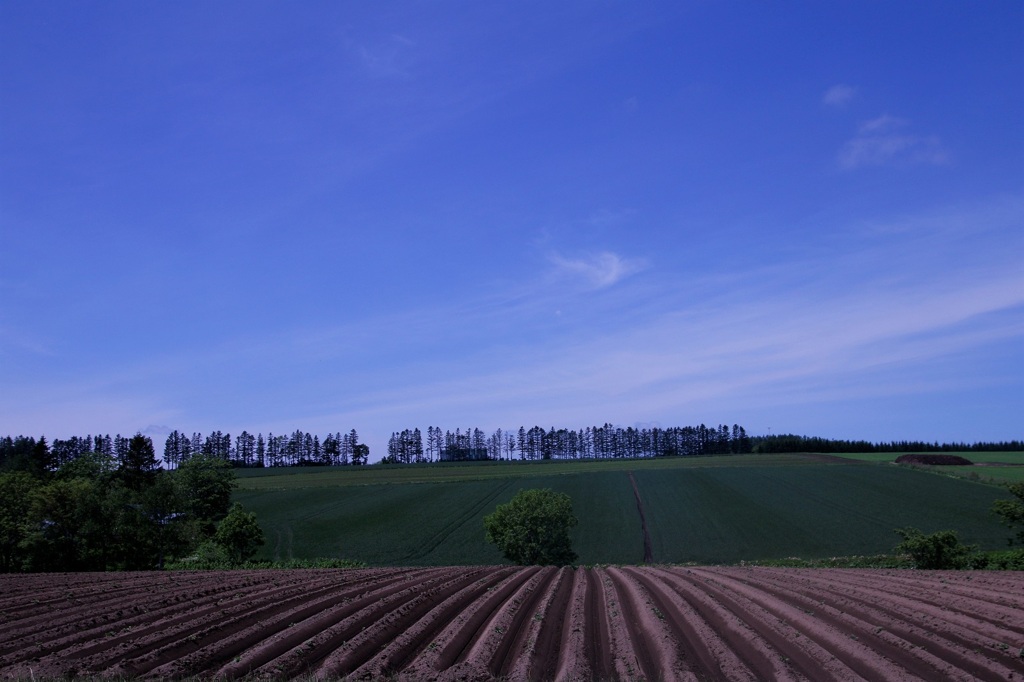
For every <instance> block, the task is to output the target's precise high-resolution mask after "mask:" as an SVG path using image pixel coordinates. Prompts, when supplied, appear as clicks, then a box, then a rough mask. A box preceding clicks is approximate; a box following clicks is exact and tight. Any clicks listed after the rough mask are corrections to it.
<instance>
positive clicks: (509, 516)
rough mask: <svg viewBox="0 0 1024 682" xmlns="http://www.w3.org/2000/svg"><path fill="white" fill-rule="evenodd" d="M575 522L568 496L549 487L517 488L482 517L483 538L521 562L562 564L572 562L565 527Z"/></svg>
mask: <svg viewBox="0 0 1024 682" xmlns="http://www.w3.org/2000/svg"><path fill="white" fill-rule="evenodd" d="M576 523H577V520H576V517H575V516H573V513H572V499H571V498H570V497H569V496H568V495H566V494H565V493H556V492H554V491H553V490H550V489H547V488H544V489H535V490H520V491H519V492H518V493H516V495H515V497H513V498H512V500H511V501H510V502H508V503H507V504H500V505H498V507H497V509H495V510H494V512H493V513H491V514H489V515H487V516H486V517H484V528H485V529H486V531H487V541H488V542H493V543H494V544H495V545H497V546H498V549H500V550H501V551H502V553H503V554H504V555H505V558H506V559H508V560H509V561H513V562H515V563H517V564H521V565H538V564H539V565H546V566H547V565H554V566H565V565H566V564H571V563H573V562H574V561H576V558H577V557H576V552H574V551H573V549H572V540H571V539H570V538H569V529H570V528H572V527H574V526H575V525H576Z"/></svg>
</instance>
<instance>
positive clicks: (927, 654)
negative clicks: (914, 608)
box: [759, 571, 1024, 680]
mask: <svg viewBox="0 0 1024 682" xmlns="http://www.w3.org/2000/svg"><path fill="white" fill-rule="evenodd" d="M759 573H760V574H761V580H762V581H765V582H769V581H770V582H771V584H780V585H782V586H783V588H782V589H786V590H791V591H793V592H797V593H799V594H801V595H802V596H803V598H805V599H806V600H807V603H809V604H815V603H816V604H821V605H826V606H828V607H831V608H834V609H835V610H837V611H839V612H840V613H842V614H850V615H851V616H854V617H857V619H859V620H860V621H862V622H864V623H867V624H869V625H870V626H871V631H870V633H869V634H868V641H871V642H886V641H889V640H893V641H892V642H890V645H892V646H896V647H897V648H899V649H901V650H903V649H905V651H906V652H910V653H912V654H913V655H914V656H915V657H918V658H926V659H928V660H931V662H933V665H934V666H936V667H938V668H939V669H942V668H943V667H954V668H957V669H959V670H962V671H964V672H965V673H966V674H968V675H970V676H971V677H972V679H980V680H985V679H992V680H1005V679H1009V678H1008V676H1013V675H1014V674H1015V673H1016V674H1017V675H1024V659H1022V658H1021V657H1020V656H1017V657H1016V658H1015V657H1013V656H1009V655H1007V654H1006V652H1004V651H999V650H997V649H995V648H987V649H986V648H981V647H980V646H979V641H978V639H977V638H976V637H975V636H974V635H975V634H976V633H975V631H974V629H971V628H964V627H963V625H959V624H953V623H949V622H946V623H943V624H941V627H937V626H936V624H935V623H933V624H932V625H931V626H930V627H928V628H924V627H922V626H921V624H920V621H921V619H920V611H918V612H910V613H908V612H907V611H905V610H903V611H901V610H899V609H897V608H893V607H891V606H889V605H887V604H892V603H893V601H894V599H893V598H892V597H891V596H890V595H888V594H886V593H873V592H871V591H870V590H869V589H868V588H866V587H861V588H859V589H858V590H843V591H833V590H831V589H830V588H826V587H823V585H822V584H821V583H815V582H812V581H813V580H814V579H811V578H805V579H796V578H794V577H792V576H791V577H788V578H787V577H786V576H785V574H781V576H778V574H777V573H770V572H767V571H759ZM794 583H797V585H794ZM883 648H885V647H883ZM886 655H888V656H889V657H892V658H894V659H901V658H900V656H898V655H897V654H891V655H890V654H886ZM903 655H906V653H904V654H903ZM911 669H912V666H911Z"/></svg>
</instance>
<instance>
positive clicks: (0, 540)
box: [0, 471, 40, 573]
mask: <svg viewBox="0 0 1024 682" xmlns="http://www.w3.org/2000/svg"><path fill="white" fill-rule="evenodd" d="M39 485H40V484H39V482H38V481H37V480H36V479H35V478H33V477H32V476H31V475H30V474H28V473H27V472H24V471H12V472H9V473H0V572H3V573H8V572H11V571H17V570H19V569H20V568H21V562H22V559H23V557H24V550H23V548H22V547H21V543H22V541H23V540H24V539H25V535H26V532H27V530H28V529H27V527H26V521H27V519H28V515H29V510H30V508H31V505H32V498H33V493H34V491H35V489H36V488H37V487H38V486H39Z"/></svg>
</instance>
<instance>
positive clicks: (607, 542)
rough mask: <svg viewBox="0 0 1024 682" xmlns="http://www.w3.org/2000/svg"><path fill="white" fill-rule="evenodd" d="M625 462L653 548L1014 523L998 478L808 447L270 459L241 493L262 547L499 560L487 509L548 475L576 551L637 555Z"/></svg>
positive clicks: (762, 551)
mask: <svg viewBox="0 0 1024 682" xmlns="http://www.w3.org/2000/svg"><path fill="white" fill-rule="evenodd" d="M630 471H632V472H633V474H634V477H635V479H636V481H637V486H638V489H639V491H640V494H641V496H642V498H643V503H644V508H645V514H646V518H647V523H648V530H649V532H650V535H651V539H652V545H653V550H654V559H655V561H659V562H701V563H735V562H739V561H741V560H756V559H771V558H782V557H789V556H801V557H805V558H820V557H828V556H836V555H849V554H874V553H882V552H887V551H889V550H891V549H892V547H893V546H894V545H895V544H896V541H897V540H898V538H897V536H896V535H895V534H894V533H893V529H894V528H897V527H903V526H916V527H918V528H921V529H922V530H925V531H929V532H930V531H933V530H939V529H944V528H954V529H957V530H959V531H960V534H961V537H962V538H963V539H964V540H965V541H966V542H970V543H978V544H980V545H982V548H983V549H989V548H991V549H998V548H1002V547H1003V546H1005V541H1006V538H1007V537H1008V533H1007V532H1006V530H1005V529H1004V528H1002V527H1000V526H999V524H998V523H997V522H996V520H995V518H994V517H992V516H991V515H990V514H989V511H988V510H989V508H990V507H991V504H992V501H993V500H994V499H996V498H997V497H1000V496H1002V493H1001V490H1000V489H999V488H997V487H994V486H990V485H983V484H981V483H977V482H972V481H967V480H961V479H957V478H951V477H946V476H935V475H932V474H930V473H928V472H925V471H919V470H914V469H909V468H904V467H896V466H890V465H886V464H871V463H863V462H857V461H847V462H845V463H844V462H843V460H837V459H835V458H823V457H817V456H801V455H771V456H767V455H761V456H742V457H709V458H700V459H663V460H645V461H621V460H616V461H610V462H543V463H526V464H524V463H511V464H510V463H504V464H496V463H484V464H473V465H448V466H437V465H434V466H420V467H398V468H385V467H367V468H364V469H359V468H351V467H350V468H339V469H316V468H311V469H288V470H284V471H282V470H265V471H261V472H245V474H244V475H243V477H242V478H241V479H240V481H239V483H240V486H239V488H240V489H239V490H238V491H237V492H236V499H237V500H238V501H240V502H242V503H243V504H244V505H245V506H246V507H247V508H249V509H251V510H253V511H255V512H256V514H257V517H258V518H259V520H260V523H261V525H262V526H263V528H264V531H265V533H266V536H267V541H268V542H267V545H266V547H264V548H263V551H262V553H261V556H262V557H264V558H274V557H279V558H289V557H297V558H306V557H314V556H327V557H339V558H348V559H359V560H362V561H366V562H367V563H369V564H371V565H445V564H479V563H499V562H501V556H500V554H499V553H498V552H497V550H495V549H494V548H493V547H492V546H490V545H488V544H487V543H486V542H484V533H483V517H484V516H485V515H486V514H488V513H490V512H491V511H492V510H493V509H494V507H495V506H496V505H498V504H500V503H502V502H506V501H508V500H509V499H510V498H511V497H512V496H513V495H514V494H515V493H516V491H517V490H519V489H521V488H535V487H546V488H553V489H555V490H557V491H560V492H565V493H568V494H569V495H570V496H571V497H572V499H573V505H574V509H575V512H576V515H577V517H578V518H579V520H580V524H579V526H578V527H577V528H576V529H575V531H574V546H575V548H576V551H577V552H578V553H579V555H580V560H581V562H583V563H588V564H593V563H640V561H641V559H642V557H643V536H642V531H641V525H640V518H639V514H638V513H637V510H636V501H635V497H634V494H633V489H632V486H631V484H630V481H629V475H628V474H629V472H630Z"/></svg>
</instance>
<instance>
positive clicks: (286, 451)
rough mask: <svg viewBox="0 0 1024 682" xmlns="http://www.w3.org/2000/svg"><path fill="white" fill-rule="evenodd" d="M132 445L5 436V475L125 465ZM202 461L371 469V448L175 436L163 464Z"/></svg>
mask: <svg viewBox="0 0 1024 682" xmlns="http://www.w3.org/2000/svg"><path fill="white" fill-rule="evenodd" d="M130 442H131V439H130V438H126V437H123V436H121V435H120V434H118V435H116V436H114V437H111V436H110V435H109V434H107V435H98V436H92V435H88V436H72V437H70V438H66V439H59V438H58V439H54V441H53V443H52V444H50V443H47V441H46V438H45V437H43V438H41V439H40V440H38V441H37V440H36V439H35V438H34V437H32V436H17V437H11V436H5V437H3V438H0V470H3V469H13V470H22V471H32V472H35V473H40V472H44V471H55V470H57V469H59V468H60V467H62V466H64V465H66V464H68V463H70V462H72V461H74V460H76V459H78V458H80V457H84V456H88V455H98V456H100V457H104V458H107V459H110V460H113V461H116V462H122V461H124V460H125V458H126V457H127V454H128V450H129V445H130ZM197 455H201V456H203V457H212V458H214V459H219V460H223V461H225V462H228V463H229V464H231V465H232V466H235V467H271V466H314V465H320V466H338V465H346V464H355V465H361V464H366V463H367V461H368V460H369V456H370V448H369V446H367V445H366V444H364V443H360V442H359V435H358V434H357V433H356V430H355V429H352V430H351V431H349V432H348V433H344V434H343V433H341V432H338V433H329V434H327V436H325V437H324V438H323V440H321V439H320V437H319V436H317V435H313V434H310V433H306V432H304V431H295V432H294V433H291V434H289V435H278V436H275V435H274V434H273V433H270V434H269V435H268V436H267V437H266V438H264V437H263V434H262V433H260V434H257V435H255V436H254V435H253V434H251V433H249V432H247V431H242V433H241V434H239V435H238V437H237V438H235V439H232V438H231V434H230V433H224V432H221V431H214V432H212V433H210V434H208V435H206V436H205V437H204V436H203V435H202V434H201V433H198V432H194V433H193V434H192V435H191V436H188V435H186V434H184V433H181V432H179V431H177V430H175V431H172V432H171V433H170V435H168V436H167V439H166V440H165V441H164V449H163V458H162V461H161V464H162V466H163V467H165V468H167V469H176V468H178V467H179V466H181V465H182V464H183V463H185V462H187V461H188V460H189V459H190V458H192V457H193V456H197Z"/></svg>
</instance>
